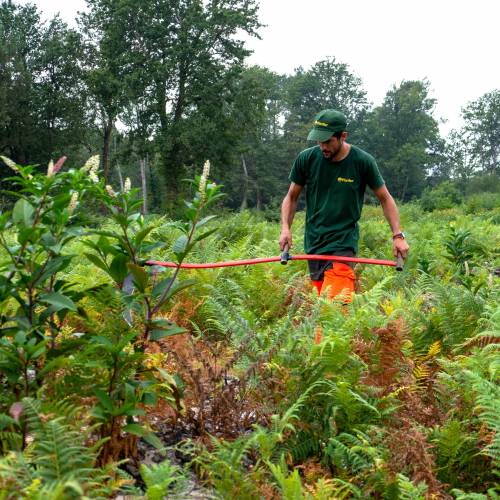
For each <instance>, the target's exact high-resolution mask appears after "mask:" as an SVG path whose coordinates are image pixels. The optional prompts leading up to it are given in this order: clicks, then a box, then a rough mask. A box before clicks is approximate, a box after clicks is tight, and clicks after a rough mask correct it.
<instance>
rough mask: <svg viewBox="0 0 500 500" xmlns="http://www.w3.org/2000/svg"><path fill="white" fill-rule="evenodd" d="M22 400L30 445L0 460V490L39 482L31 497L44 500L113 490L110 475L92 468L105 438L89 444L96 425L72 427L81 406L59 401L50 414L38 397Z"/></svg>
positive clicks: (27, 489)
mask: <svg viewBox="0 0 500 500" xmlns="http://www.w3.org/2000/svg"><path fill="white" fill-rule="evenodd" d="M22 404H23V408H24V413H25V415H26V424H27V428H28V432H29V433H30V441H31V444H29V445H28V447H27V448H26V450H24V451H23V452H22V453H10V454H9V455H7V456H6V457H5V458H4V459H2V460H0V486H1V488H0V490H2V491H20V490H23V489H26V491H31V490H32V489H33V488H35V486H36V488H35V489H36V495H35V493H34V492H33V495H32V496H31V497H29V498H40V499H41V498H73V497H74V498H77V497H80V496H81V493H80V491H84V490H92V491H106V490H107V491H109V484H112V481H110V480H111V476H110V475H109V474H108V473H107V472H106V471H105V470H104V469H96V468H94V462H95V460H96V457H97V449H98V448H99V446H100V444H101V443H96V444H95V445H94V446H93V447H90V448H89V447H87V446H86V445H85V440H86V439H87V438H88V435H89V434H90V433H91V432H92V430H93V429H92V428H91V427H90V428H87V429H86V430H85V432H82V429H81V427H79V428H75V427H74V425H75V423H76V422H77V420H76V416H77V415H78V414H79V413H80V411H81V410H80V409H79V408H77V407H74V406H72V405H69V404H68V403H66V402H61V403H59V404H55V405H53V406H52V407H51V408H48V410H49V413H47V412H46V411H42V403H41V402H40V401H37V400H34V399H31V398H25V399H23V401H22ZM51 412H54V413H51ZM54 414H58V415H59V416H57V417H55V416H54ZM13 478H15V480H14V481H13ZM125 482H126V481H125ZM107 483H108V484H107ZM121 484H124V482H123V481H122V482H121ZM107 486H108V488H107ZM113 489H114V488H111V490H113ZM30 494H31V493H30ZM43 494H45V495H49V496H45V497H43Z"/></svg>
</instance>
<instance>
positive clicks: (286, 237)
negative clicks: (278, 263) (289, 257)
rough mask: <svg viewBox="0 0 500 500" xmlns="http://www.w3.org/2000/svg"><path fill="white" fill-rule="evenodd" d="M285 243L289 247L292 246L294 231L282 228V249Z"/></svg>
mask: <svg viewBox="0 0 500 500" xmlns="http://www.w3.org/2000/svg"><path fill="white" fill-rule="evenodd" d="M285 245H288V249H290V248H292V231H290V229H282V230H281V235H280V250H281V251H283V250H284V249H285Z"/></svg>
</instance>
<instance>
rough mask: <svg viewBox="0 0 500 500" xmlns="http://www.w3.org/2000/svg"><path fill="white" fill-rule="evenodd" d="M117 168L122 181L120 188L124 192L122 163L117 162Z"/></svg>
mask: <svg viewBox="0 0 500 500" xmlns="http://www.w3.org/2000/svg"><path fill="white" fill-rule="evenodd" d="M116 170H117V171H118V180H119V181H120V190H121V191H122V192H123V187H124V185H123V175H122V169H121V168H120V164H119V163H117V164H116Z"/></svg>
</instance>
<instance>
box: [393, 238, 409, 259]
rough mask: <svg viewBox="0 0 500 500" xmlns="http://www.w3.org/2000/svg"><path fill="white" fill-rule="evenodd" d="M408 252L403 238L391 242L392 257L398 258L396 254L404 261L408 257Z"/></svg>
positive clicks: (407, 246)
mask: <svg viewBox="0 0 500 500" xmlns="http://www.w3.org/2000/svg"><path fill="white" fill-rule="evenodd" d="M409 250H410V245H408V243H407V242H406V240H405V239H403V238H394V239H393V240H392V253H393V254H394V257H397V256H398V252H399V253H400V254H401V255H402V256H403V259H406V257H407V256H408V251H409Z"/></svg>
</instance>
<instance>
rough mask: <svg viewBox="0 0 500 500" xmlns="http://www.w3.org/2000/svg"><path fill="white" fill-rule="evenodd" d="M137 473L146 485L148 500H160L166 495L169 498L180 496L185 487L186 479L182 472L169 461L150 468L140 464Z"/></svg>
mask: <svg viewBox="0 0 500 500" xmlns="http://www.w3.org/2000/svg"><path fill="white" fill-rule="evenodd" d="M139 472H140V474H141V477H142V479H143V480H144V483H145V484H146V497H147V499H148V500H161V499H162V498H165V497H166V496H167V494H168V497H169V498H173V496H174V495H180V494H181V493H182V490H183V489H184V487H185V479H186V478H185V476H184V474H183V473H182V470H181V469H180V467H178V466H176V465H173V464H172V463H171V462H170V461H169V460H165V461H163V462H162V463H160V464H152V465H151V466H147V465H145V464H142V465H141V466H140V468H139Z"/></svg>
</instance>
